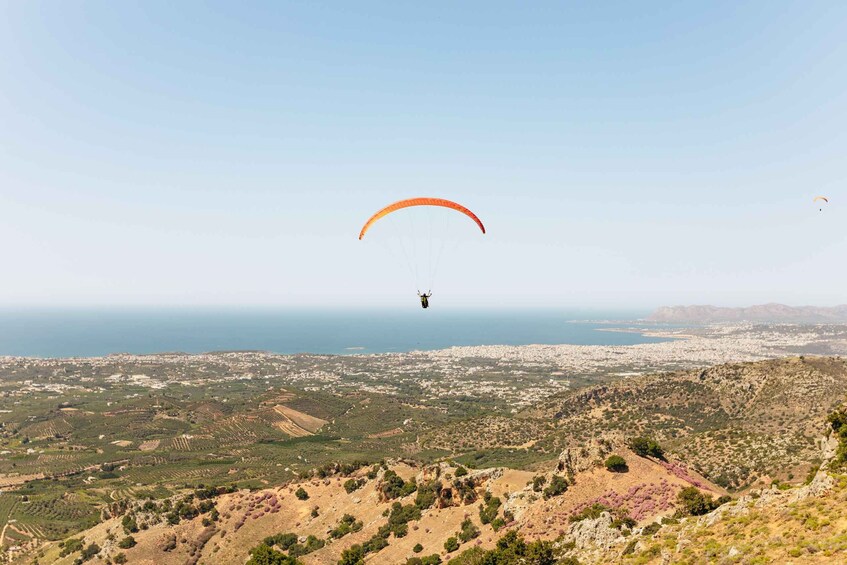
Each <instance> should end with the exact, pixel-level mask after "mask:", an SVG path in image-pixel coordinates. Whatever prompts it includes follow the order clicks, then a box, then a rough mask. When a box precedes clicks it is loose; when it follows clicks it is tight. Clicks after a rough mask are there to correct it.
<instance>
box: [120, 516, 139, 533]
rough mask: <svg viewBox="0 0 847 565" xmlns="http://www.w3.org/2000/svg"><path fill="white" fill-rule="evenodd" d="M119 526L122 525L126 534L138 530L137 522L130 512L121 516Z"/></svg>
mask: <svg viewBox="0 0 847 565" xmlns="http://www.w3.org/2000/svg"><path fill="white" fill-rule="evenodd" d="M121 526H123V529H124V533H127V534H134V533H136V532H137V531H138V524H137V523H136V521H135V517H134V516H133V515H132V514H127V515H126V516H124V517H123V519H122V520H121Z"/></svg>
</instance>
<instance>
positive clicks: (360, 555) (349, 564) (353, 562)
mask: <svg viewBox="0 0 847 565" xmlns="http://www.w3.org/2000/svg"><path fill="white" fill-rule="evenodd" d="M364 562H365V548H363V547H362V546H361V545H358V544H356V545H353V546H351V547H350V548H348V549H345V550H344V551H342V552H341V559H339V560H338V565H361V564H362V563H364Z"/></svg>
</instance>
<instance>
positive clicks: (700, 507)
mask: <svg viewBox="0 0 847 565" xmlns="http://www.w3.org/2000/svg"><path fill="white" fill-rule="evenodd" d="M676 500H677V503H678V504H679V506H680V508H679V512H680V514H682V515H690V516H702V515H703V514H708V513H709V512H711V511H712V510H714V509H715V508H717V507H718V506H720V504H719V503H718V502H715V501H714V500H712V495H710V494H703V493H702V492H700V491H699V490H698V489H697V487H685V488H684V489H682V490H681V491H679V494H678V495H677V496H676Z"/></svg>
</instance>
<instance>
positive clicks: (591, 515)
mask: <svg viewBox="0 0 847 565" xmlns="http://www.w3.org/2000/svg"><path fill="white" fill-rule="evenodd" d="M603 512H609V507H608V506H604V505H602V504H598V503H594V504H592V505H591V506H588V507H586V508H583V509H582V511H580V512H578V513H576V514H573V515H571V517H570V518H569V519H570V521H571V522H581V521H582V520H595V519H597V518H599V517H600V514H602V513H603Z"/></svg>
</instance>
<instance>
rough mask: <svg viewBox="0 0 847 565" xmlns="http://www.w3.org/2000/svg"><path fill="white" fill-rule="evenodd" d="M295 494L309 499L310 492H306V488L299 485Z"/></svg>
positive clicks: (299, 497) (303, 498) (302, 498)
mask: <svg viewBox="0 0 847 565" xmlns="http://www.w3.org/2000/svg"><path fill="white" fill-rule="evenodd" d="M294 496H296V497H297V498H298V499H300V500H309V493H308V492H306V489H304V488H303V487H298V489H297V490H296V491H294Z"/></svg>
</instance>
